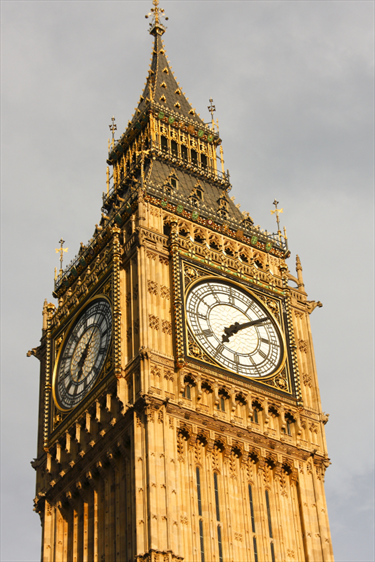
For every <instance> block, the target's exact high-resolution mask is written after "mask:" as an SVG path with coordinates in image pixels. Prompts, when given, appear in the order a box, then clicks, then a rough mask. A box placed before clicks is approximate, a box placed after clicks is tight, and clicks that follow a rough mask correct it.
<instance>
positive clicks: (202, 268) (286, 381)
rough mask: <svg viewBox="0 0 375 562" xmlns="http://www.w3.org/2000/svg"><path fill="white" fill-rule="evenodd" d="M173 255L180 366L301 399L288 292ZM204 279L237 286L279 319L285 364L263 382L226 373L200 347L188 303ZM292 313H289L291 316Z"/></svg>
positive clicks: (262, 380)
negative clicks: (197, 283)
mask: <svg viewBox="0 0 375 562" xmlns="http://www.w3.org/2000/svg"><path fill="white" fill-rule="evenodd" d="M172 255H173V279H174V287H175V297H176V298H175V311H176V312H177V313H176V314H175V324H176V348H177V350H176V351H177V358H179V363H178V366H179V367H180V368H181V367H184V366H187V365H190V366H192V367H193V366H197V367H198V368H199V366H201V367H203V366H204V365H206V366H209V367H210V369H214V370H215V372H217V374H218V375H223V376H226V377H227V376H228V375H230V376H231V377H232V378H233V379H237V380H239V381H242V382H245V383H246V384H249V383H251V384H254V385H261V386H267V387H271V388H273V389H274V390H276V391H278V392H281V393H285V394H287V395H289V396H293V397H295V398H297V400H300V382H299V373H298V369H297V368H296V361H295V360H294V357H293V352H294V351H295V345H294V333H293V326H292V323H291V321H290V303H289V293H288V291H287V290H280V289H273V288H271V287H269V288H268V289H265V288H264V287H262V286H259V285H262V284H261V283H252V282H251V280H250V279H249V280H246V279H244V278H242V276H241V277H239V276H238V275H237V276H236V275H233V274H232V273H231V272H230V271H227V270H220V271H215V270H214V269H213V268H211V267H210V266H209V265H201V264H199V265H198V264H197V263H196V262H195V261H194V260H191V259H189V258H185V257H182V256H180V255H179V252H178V251H177V252H176V253H174V252H172ZM203 277H210V278H215V279H218V280H219V279H221V280H223V281H226V282H230V283H233V284H235V285H237V286H239V287H241V288H243V289H244V290H247V291H248V292H249V293H250V294H253V295H254V297H255V298H256V299H257V300H259V301H260V302H261V303H262V304H263V306H264V307H265V308H266V309H267V310H268V311H269V312H270V313H271V314H272V315H273V316H274V317H275V318H276V320H277V322H278V325H279V326H280V328H281V333H282V336H283V338H284V346H285V348H284V349H285V361H283V365H282V367H281V368H280V369H278V370H277V371H276V372H274V373H273V374H272V375H270V376H267V377H264V378H262V379H255V378H251V377H244V376H242V375H239V374H237V373H235V372H232V371H230V370H226V369H225V368H223V367H221V366H220V365H218V363H216V362H215V361H214V360H213V359H212V358H211V357H210V356H208V355H207V354H206V353H205V352H204V350H203V349H202V348H201V347H200V346H198V345H196V342H195V339H194V337H193V335H192V334H191V333H190V329H189V327H188V326H187V322H186V317H185V316H186V312H185V311H186V309H185V302H186V298H187V294H188V291H189V289H190V287H191V285H192V283H193V282H195V281H197V280H198V279H200V278H203ZM288 310H289V313H288Z"/></svg>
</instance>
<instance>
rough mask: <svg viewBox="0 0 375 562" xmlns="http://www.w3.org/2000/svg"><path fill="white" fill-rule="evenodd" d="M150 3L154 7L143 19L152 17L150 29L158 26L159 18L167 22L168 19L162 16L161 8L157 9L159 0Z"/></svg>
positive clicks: (162, 10)
mask: <svg viewBox="0 0 375 562" xmlns="http://www.w3.org/2000/svg"><path fill="white" fill-rule="evenodd" d="M152 3H153V5H154V7H153V8H151V11H150V12H149V13H148V14H147V15H145V18H146V19H147V18H150V17H153V18H154V21H153V22H152V23H150V27H153V26H154V25H160V23H161V22H160V21H159V18H161V17H164V18H165V19H166V20H168V17H167V16H165V15H164V9H163V8H159V0H152Z"/></svg>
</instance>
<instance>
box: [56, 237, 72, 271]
mask: <svg viewBox="0 0 375 562" xmlns="http://www.w3.org/2000/svg"><path fill="white" fill-rule="evenodd" d="M59 244H60V248H56V254H60V271H59V275H61V274H62V272H63V259H64V252H67V251H68V250H69V248H63V246H64V244H65V240H63V239H62V238H60V240H59Z"/></svg>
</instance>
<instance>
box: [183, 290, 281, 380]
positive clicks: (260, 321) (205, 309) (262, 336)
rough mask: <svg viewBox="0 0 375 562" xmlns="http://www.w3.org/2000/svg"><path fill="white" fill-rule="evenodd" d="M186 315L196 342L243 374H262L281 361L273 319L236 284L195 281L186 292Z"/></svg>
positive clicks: (218, 359) (265, 374) (278, 334)
mask: <svg viewBox="0 0 375 562" xmlns="http://www.w3.org/2000/svg"><path fill="white" fill-rule="evenodd" d="M186 315H187V320H188V324H189V326H190V329H191V332H192V334H193V336H194V338H195V339H196V341H197V343H198V344H199V345H200V346H201V348H203V349H204V351H205V352H206V353H207V354H208V355H210V356H211V357H212V358H213V359H215V361H216V362H217V363H218V364H219V365H221V366H222V367H224V368H226V369H230V370H231V371H234V372H236V373H238V374H240V375H243V376H246V377H266V376H268V375H271V374H272V373H274V372H275V371H276V370H278V369H279V368H280V366H281V365H282V363H283V360H284V345H283V338H282V336H281V331H280V329H279V327H278V326H277V324H276V321H275V320H274V319H273V318H272V317H271V315H270V313H269V312H268V311H267V310H266V308H265V307H263V305H262V304H261V303H260V302H258V301H257V300H256V299H255V298H254V297H253V296H252V295H251V294H250V293H248V292H247V291H245V290H244V289H242V288H240V287H238V286H237V285H233V284H231V283H229V282H226V281H220V280H209V281H201V282H199V283H197V284H196V285H194V286H193V287H192V289H191V290H190V291H189V293H188V296H187V300H186Z"/></svg>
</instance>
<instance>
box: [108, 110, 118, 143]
mask: <svg viewBox="0 0 375 562" xmlns="http://www.w3.org/2000/svg"><path fill="white" fill-rule="evenodd" d="M111 121H112V123H111V125H108V127H109V130H110V131H111V133H112V144H114V141H115V131H117V125H116V123H115V116H113V117H112V118H111Z"/></svg>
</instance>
